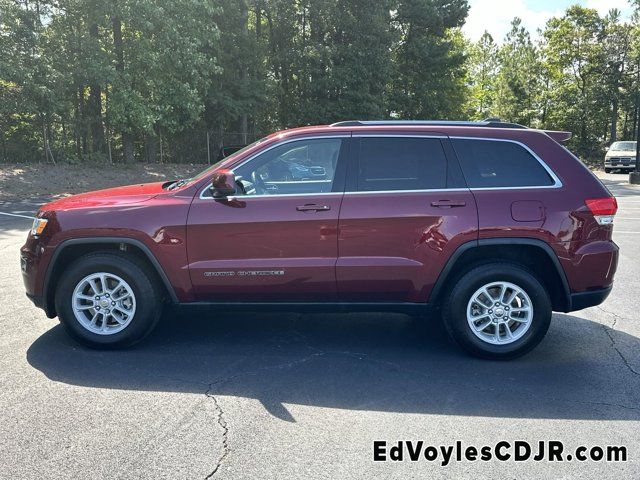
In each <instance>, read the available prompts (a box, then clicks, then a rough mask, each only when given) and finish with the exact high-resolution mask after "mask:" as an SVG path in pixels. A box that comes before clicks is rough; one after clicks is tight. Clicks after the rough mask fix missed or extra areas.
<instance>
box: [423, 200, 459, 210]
mask: <svg viewBox="0 0 640 480" xmlns="http://www.w3.org/2000/svg"><path fill="white" fill-rule="evenodd" d="M466 205H467V202H453V201H451V200H438V201H437V202H431V206H432V207H437V208H454V207H464V206H466Z"/></svg>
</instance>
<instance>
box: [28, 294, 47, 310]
mask: <svg viewBox="0 0 640 480" xmlns="http://www.w3.org/2000/svg"><path fill="white" fill-rule="evenodd" d="M27 298H28V299H29V300H31V301H32V302H33V304H34V305H35V306H36V307H38V308H42V309H44V299H43V298H42V296H41V295H32V294H30V293H27Z"/></svg>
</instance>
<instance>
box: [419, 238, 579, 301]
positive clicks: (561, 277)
mask: <svg viewBox="0 0 640 480" xmlns="http://www.w3.org/2000/svg"><path fill="white" fill-rule="evenodd" d="M493 261H509V262H511V263H514V264H519V265H522V266H524V267H526V268H527V269H529V270H531V271H532V272H533V273H534V274H536V276H537V277H539V278H540V280H541V281H543V283H544V286H545V288H546V289H547V291H548V293H549V296H550V297H551V304H552V307H553V310H554V311H558V312H568V311H570V310H571V291H570V289H569V283H568V281H567V277H566V274H565V272H564V269H563V268H562V265H561V264H560V260H559V259H558V256H557V255H556V253H555V252H554V251H553V249H552V248H551V246H550V245H549V244H548V243H546V242H544V241H542V240H538V239H533V238H486V239H481V240H472V241H470V242H466V243H464V244H462V245H461V246H460V247H458V248H457V249H456V250H455V252H454V253H453V254H452V255H451V257H450V258H449V260H448V261H447V263H446V265H445V267H444V269H443V270H442V272H440V275H439V276H438V279H437V281H436V283H435V284H434V286H433V289H432V290H431V294H430V295H429V300H428V302H429V303H430V304H439V303H440V301H441V300H442V299H443V297H444V295H445V293H446V292H448V291H450V289H451V288H452V286H453V284H454V283H455V281H456V280H457V279H458V278H459V277H460V276H461V275H463V274H464V273H465V272H467V271H469V270H470V269H471V268H474V267H476V266H478V265H482V264H486V263H491V262H493Z"/></svg>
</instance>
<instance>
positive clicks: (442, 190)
mask: <svg viewBox="0 0 640 480" xmlns="http://www.w3.org/2000/svg"><path fill="white" fill-rule="evenodd" d="M439 192H469V189H468V188H433V189H424V190H369V191H361V192H344V194H345V195H368V194H371V193H380V194H387V193H439Z"/></svg>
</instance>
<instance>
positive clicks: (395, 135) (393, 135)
mask: <svg viewBox="0 0 640 480" xmlns="http://www.w3.org/2000/svg"><path fill="white" fill-rule="evenodd" d="M353 138H440V139H442V138H449V137H447V136H446V135H442V134H441V133H436V134H435V135H430V134H429V132H424V133H423V134H419V135H418V134H416V133H408V134H406V135H403V134H401V133H378V134H375V133H356V132H353Z"/></svg>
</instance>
